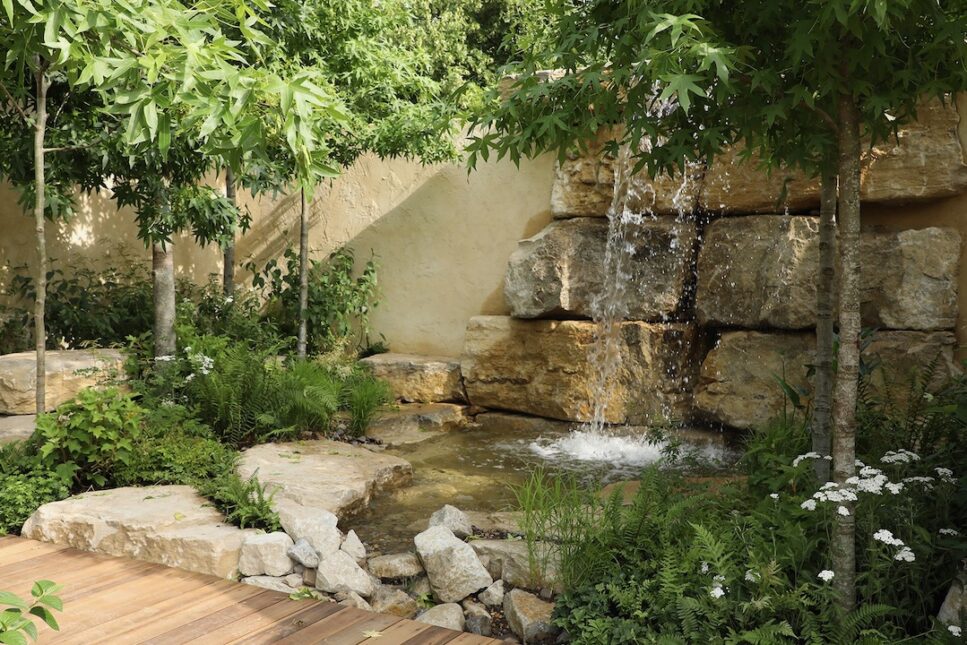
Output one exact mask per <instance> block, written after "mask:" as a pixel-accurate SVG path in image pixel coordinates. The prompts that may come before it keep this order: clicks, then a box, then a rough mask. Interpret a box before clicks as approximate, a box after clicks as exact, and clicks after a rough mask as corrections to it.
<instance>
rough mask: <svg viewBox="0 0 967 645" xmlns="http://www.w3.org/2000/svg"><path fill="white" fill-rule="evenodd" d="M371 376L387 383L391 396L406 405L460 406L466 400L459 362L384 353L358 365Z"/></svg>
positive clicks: (448, 359) (366, 359) (438, 357)
mask: <svg viewBox="0 0 967 645" xmlns="http://www.w3.org/2000/svg"><path fill="white" fill-rule="evenodd" d="M360 362H361V363H362V364H363V365H366V366H367V367H369V368H370V369H371V370H372V372H373V375H374V376H376V377H377V378H379V379H382V380H384V381H386V382H387V383H389V385H390V387H391V388H392V390H393V396H395V397H396V398H397V399H398V400H400V401H405V402H408V403H440V402H446V401H450V402H463V401H466V400H467V397H466V395H465V394H464V391H463V384H462V382H461V375H460V361H459V359H456V358H448V357H445V356H418V355H415V354H397V353H393V352H388V353H386V354H376V355H375V356H369V357H367V358H364V359H362V361H360Z"/></svg>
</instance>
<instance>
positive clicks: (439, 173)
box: [0, 158, 553, 356]
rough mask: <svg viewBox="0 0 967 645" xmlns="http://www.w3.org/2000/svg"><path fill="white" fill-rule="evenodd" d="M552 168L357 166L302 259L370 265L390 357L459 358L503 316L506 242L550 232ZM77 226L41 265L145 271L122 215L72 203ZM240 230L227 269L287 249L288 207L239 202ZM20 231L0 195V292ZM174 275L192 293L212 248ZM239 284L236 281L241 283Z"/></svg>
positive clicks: (21, 254) (186, 255) (293, 241)
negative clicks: (372, 259) (482, 321)
mask: <svg viewBox="0 0 967 645" xmlns="http://www.w3.org/2000/svg"><path fill="white" fill-rule="evenodd" d="M552 179H553V161H552V160H551V159H550V158H543V159H539V160H536V161H533V162H525V163H523V164H522V165H521V168H520V169H519V170H518V169H517V168H516V167H515V166H514V165H513V164H511V163H507V162H501V163H491V164H484V165H482V166H481V167H480V168H479V169H478V170H477V171H476V172H474V173H472V174H469V175H468V173H467V171H466V169H465V168H464V167H462V166H460V165H437V166H422V165H420V164H419V163H415V162H408V161H404V160H390V161H380V160H378V159H375V158H363V159H361V160H360V161H359V162H358V163H357V164H356V165H355V166H354V167H352V168H351V169H349V171H348V172H347V173H346V174H345V175H343V176H342V177H340V178H339V179H337V180H335V181H333V182H331V184H329V185H325V186H322V187H320V189H319V190H318V191H317V193H316V195H315V197H314V199H313V202H312V207H311V219H312V234H311V237H310V247H311V249H312V251H313V254H314V255H315V256H319V257H324V256H325V255H327V254H328V253H329V252H330V251H332V250H333V249H335V248H338V247H339V246H342V245H345V244H348V245H350V246H351V247H353V248H354V249H355V251H356V255H357V258H361V259H364V260H365V259H368V258H369V256H370V253H371V252H372V253H374V254H375V255H376V257H377V260H378V262H379V266H380V270H379V280H380V283H381V291H382V300H381V304H380V306H379V307H378V308H377V309H376V311H375V312H374V314H373V316H372V323H373V326H374V329H375V331H376V332H377V333H378V334H383V335H384V336H385V337H386V339H387V341H388V342H389V344H390V347H391V348H392V349H393V350H394V351H402V352H413V353H430V354H443V355H451V356H455V355H459V353H460V351H461V348H462V345H463V334H464V329H465V327H466V324H467V320H468V319H469V318H470V317H471V316H474V315H478V314H500V313H505V311H506V310H505V305H504V302H503V296H502V292H501V286H502V282H503V274H504V267H505V265H506V260H507V257H508V256H509V255H510V253H511V252H512V251H513V249H514V248H515V246H516V244H517V241H518V240H519V239H522V238H524V237H528V236H530V235H533V234H534V233H536V232H537V231H539V230H540V229H541V228H543V227H544V225H545V224H546V223H547V222H548V221H549V220H550V202H549V197H550V190H551V181H552ZM78 203H79V206H80V208H79V213H78V216H77V217H76V218H75V219H73V220H72V221H71V222H69V223H57V224H51V225H50V226H49V230H48V250H49V255H50V257H53V258H56V259H58V260H59V261H60V262H61V264H62V265H63V264H66V265H68V266H70V265H71V264H74V263H76V262H79V261H86V262H92V263H94V264H95V265H96V264H97V263H110V262H112V261H116V257H117V253H118V249H120V248H123V249H125V252H127V253H129V254H133V255H135V256H136V257H140V258H141V259H142V261H144V262H145V263H148V262H150V260H149V255H148V253H147V251H146V250H145V249H144V246H143V245H142V244H141V242H139V241H138V240H137V234H136V233H137V231H136V229H135V226H134V224H133V217H132V214H131V213H130V212H127V211H121V212H118V211H117V209H116V208H115V207H114V205H113V202H111V201H110V199H109V198H108V197H107V196H104V195H95V196H93V197H88V196H81V197H80V198H79V202H78ZM245 205H246V206H247V207H248V208H249V209H250V211H251V213H252V216H253V223H252V228H251V229H250V230H249V231H248V232H247V233H246V234H245V235H243V236H241V237H240V239H239V240H238V243H237V251H236V254H237V259H238V260H239V262H243V261H245V260H248V259H253V260H255V261H256V263H257V264H263V263H264V262H265V261H266V260H268V259H270V258H273V257H278V256H279V255H281V253H282V251H283V250H284V249H285V248H286V247H287V246H293V247H295V246H297V244H298V227H299V210H298V207H299V202H298V199H297V198H296V197H293V196H285V197H281V198H279V199H261V200H252V199H246V200H245ZM33 235H34V232H33V225H32V219H31V218H29V217H27V216H25V215H24V214H23V213H22V212H21V210H20V208H19V206H17V204H16V195H15V193H14V192H13V191H12V190H11V189H10V188H9V187H6V186H2V185H0V288H2V285H3V284H4V281H5V279H6V277H7V276H5V275H4V272H5V271H6V269H5V267H6V266H17V265H19V264H30V263H32V262H33V259H34V244H33ZM175 260H176V264H177V270H178V271H179V273H181V274H182V275H188V276H191V277H193V278H194V279H195V280H197V281H204V280H206V279H207V277H208V276H209V274H212V273H219V274H220V272H221V255H220V252H219V250H218V249H217V248H214V247H209V248H201V247H199V246H197V245H196V244H195V243H194V242H193V241H192V240H191V239H190V238H180V239H178V240H176V243H175ZM240 277H241V278H244V277H246V276H245V275H244V274H241V275H240Z"/></svg>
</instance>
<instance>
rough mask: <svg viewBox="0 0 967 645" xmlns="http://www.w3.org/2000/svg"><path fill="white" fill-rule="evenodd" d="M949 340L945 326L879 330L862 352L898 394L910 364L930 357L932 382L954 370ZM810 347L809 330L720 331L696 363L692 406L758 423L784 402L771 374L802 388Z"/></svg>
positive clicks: (878, 378) (725, 419) (734, 421)
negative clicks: (697, 375) (939, 328)
mask: <svg viewBox="0 0 967 645" xmlns="http://www.w3.org/2000/svg"><path fill="white" fill-rule="evenodd" d="M955 344H956V340H955V338H954V335H953V334H952V333H950V332H916V331H884V332H878V333H876V334H875V335H874V337H873V339H872V342H871V343H870V345H869V347H868V348H867V349H866V351H865V353H864V356H865V359H866V360H868V361H872V360H873V359H874V358H875V359H876V360H877V361H878V362H879V369H878V370H877V371H876V372H875V373H874V375H873V377H872V383H873V385H874V386H881V385H883V384H884V383H889V384H890V385H891V386H892V390H891V391H892V392H893V393H894V394H895V395H899V394H902V393H903V391H904V390H905V389H908V387H907V385H908V383H909V382H910V378H911V377H912V374H913V372H914V371H915V370H917V369H921V370H922V369H924V368H926V367H927V366H929V365H931V364H932V363H934V361H936V366H935V371H934V373H933V383H932V384H939V383H941V382H943V381H944V380H946V379H947V378H949V377H950V376H951V375H952V374H955V373H957V371H958V368H957V366H956V364H955V362H954V358H953V350H954V346H955ZM815 349H816V339H815V335H814V334H812V333H764V332H756V331H732V332H726V333H724V334H722V337H721V339H720V340H719V343H718V344H717V345H716V347H715V348H714V349H713V350H712V351H711V352H709V354H708V356H707V357H706V359H705V361H704V362H703V363H702V371H701V378H700V379H699V383H698V388H697V390H696V392H695V407H696V409H697V410H698V412H699V413H701V414H702V415H703V416H704V417H706V418H707V419H709V420H711V421H715V422H718V423H722V424H724V425H727V426H732V427H735V428H758V427H761V426H763V425H765V424H767V423H768V422H769V421H770V420H771V419H774V418H776V417H777V416H779V415H780V414H781V412H782V410H783V406H784V405H786V403H785V399H784V396H783V391H782V389H781V387H780V386H779V383H778V380H777V379H779V378H781V379H784V380H785V381H786V382H787V383H788V384H789V385H791V386H792V387H794V388H796V389H797V390H799V391H802V392H807V393H808V391H809V388H810V381H809V379H808V378H807V366H809V365H812V364H814V358H815ZM804 398H808V397H806V396H804Z"/></svg>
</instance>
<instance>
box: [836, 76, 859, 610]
mask: <svg viewBox="0 0 967 645" xmlns="http://www.w3.org/2000/svg"><path fill="white" fill-rule="evenodd" d="M844 80H845V79H844ZM838 139H839V141H838V145H839V212H838V214H837V222H838V226H839V249H840V267H841V268H840V276H839V353H838V355H837V370H836V385H835V398H834V400H833V481H835V482H836V483H838V484H839V485H840V486H844V485H845V483H846V480H847V479H848V478H850V477H852V476H853V475H854V474H855V473H856V397H857V385H858V384H857V381H858V379H859V364H860V346H859V338H860V258H859V246H860V132H859V111H858V110H857V108H856V104H855V103H854V102H853V100H852V98H851V97H850V96H847V95H843V96H840V98H839V136H838ZM843 506H845V507H846V509H847V511H848V512H849V515H841V514H839V513H837V514H836V515H835V518H836V523H835V526H834V528H833V539H832V555H833V571H834V572H835V574H836V577H835V579H834V580H835V585H836V591H837V592H838V594H839V602H840V606H841V608H842V609H843V611H850V610H852V609H853V607H854V606H855V605H856V534H855V532H856V522H855V518H854V515H853V513H854V510H855V506H854V504H853V503H844V504H843Z"/></svg>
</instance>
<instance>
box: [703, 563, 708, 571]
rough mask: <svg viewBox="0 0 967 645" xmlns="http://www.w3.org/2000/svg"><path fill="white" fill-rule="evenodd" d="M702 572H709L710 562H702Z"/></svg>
mask: <svg viewBox="0 0 967 645" xmlns="http://www.w3.org/2000/svg"><path fill="white" fill-rule="evenodd" d="M702 573H708V562H703V563H702Z"/></svg>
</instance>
